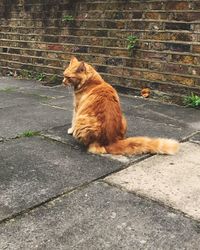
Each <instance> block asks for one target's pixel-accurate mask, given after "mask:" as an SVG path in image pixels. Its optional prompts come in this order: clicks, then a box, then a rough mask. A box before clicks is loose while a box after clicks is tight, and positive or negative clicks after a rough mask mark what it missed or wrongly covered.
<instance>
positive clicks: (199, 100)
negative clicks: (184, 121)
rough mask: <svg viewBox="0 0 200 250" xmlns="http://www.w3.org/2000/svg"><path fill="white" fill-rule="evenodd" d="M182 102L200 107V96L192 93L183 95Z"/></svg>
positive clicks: (189, 105)
mask: <svg viewBox="0 0 200 250" xmlns="http://www.w3.org/2000/svg"><path fill="white" fill-rule="evenodd" d="M184 104H185V105H186V106H188V107H193V108H198V107H200V96H198V95H195V94H194V93H192V94H191V95H188V96H186V97H185V99H184Z"/></svg>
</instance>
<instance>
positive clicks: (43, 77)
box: [35, 73, 45, 81]
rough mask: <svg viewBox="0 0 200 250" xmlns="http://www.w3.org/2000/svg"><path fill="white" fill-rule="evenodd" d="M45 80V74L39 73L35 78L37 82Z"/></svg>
mask: <svg viewBox="0 0 200 250" xmlns="http://www.w3.org/2000/svg"><path fill="white" fill-rule="evenodd" d="M44 79H45V74H44V73H38V74H36V76H35V80H37V81H44Z"/></svg>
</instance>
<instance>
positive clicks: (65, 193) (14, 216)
mask: <svg viewBox="0 0 200 250" xmlns="http://www.w3.org/2000/svg"><path fill="white" fill-rule="evenodd" d="M94 181H95V180H94ZM94 181H91V182H87V183H83V184H82V185H80V186H77V187H74V188H72V189H70V190H68V191H63V192H61V193H59V194H57V195H55V196H52V197H50V198H48V199H46V200H44V201H42V202H40V203H38V204H35V205H33V206H32V207H29V208H26V209H23V210H21V211H19V212H17V213H14V214H12V215H10V216H8V217H6V218H4V219H2V220H0V225H2V224H4V223H7V222H9V221H12V220H14V219H15V218H17V217H21V216H23V215H25V214H28V213H30V212H32V211H34V210H35V209H37V208H39V207H42V206H45V205H47V204H48V203H50V202H52V201H55V200H56V199H58V198H62V197H65V196H66V195H68V194H70V193H72V192H74V191H79V190H82V189H83V188H85V187H87V186H89V185H90V184H91V183H92V182H94Z"/></svg>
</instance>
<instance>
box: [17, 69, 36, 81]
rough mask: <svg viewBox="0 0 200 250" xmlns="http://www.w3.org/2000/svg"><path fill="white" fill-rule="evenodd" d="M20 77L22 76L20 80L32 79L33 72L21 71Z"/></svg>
mask: <svg viewBox="0 0 200 250" xmlns="http://www.w3.org/2000/svg"><path fill="white" fill-rule="evenodd" d="M20 75H21V76H22V78H27V79H32V78H33V72H32V71H30V70H26V69H23V70H21V72H20Z"/></svg>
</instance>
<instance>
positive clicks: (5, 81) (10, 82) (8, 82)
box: [0, 77, 41, 89]
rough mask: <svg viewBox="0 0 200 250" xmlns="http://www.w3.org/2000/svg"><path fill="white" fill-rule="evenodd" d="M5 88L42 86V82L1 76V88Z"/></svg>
mask: <svg viewBox="0 0 200 250" xmlns="http://www.w3.org/2000/svg"><path fill="white" fill-rule="evenodd" d="M5 88H41V82H39V81H35V80H27V79H16V78H13V77H0V89H5Z"/></svg>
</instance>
